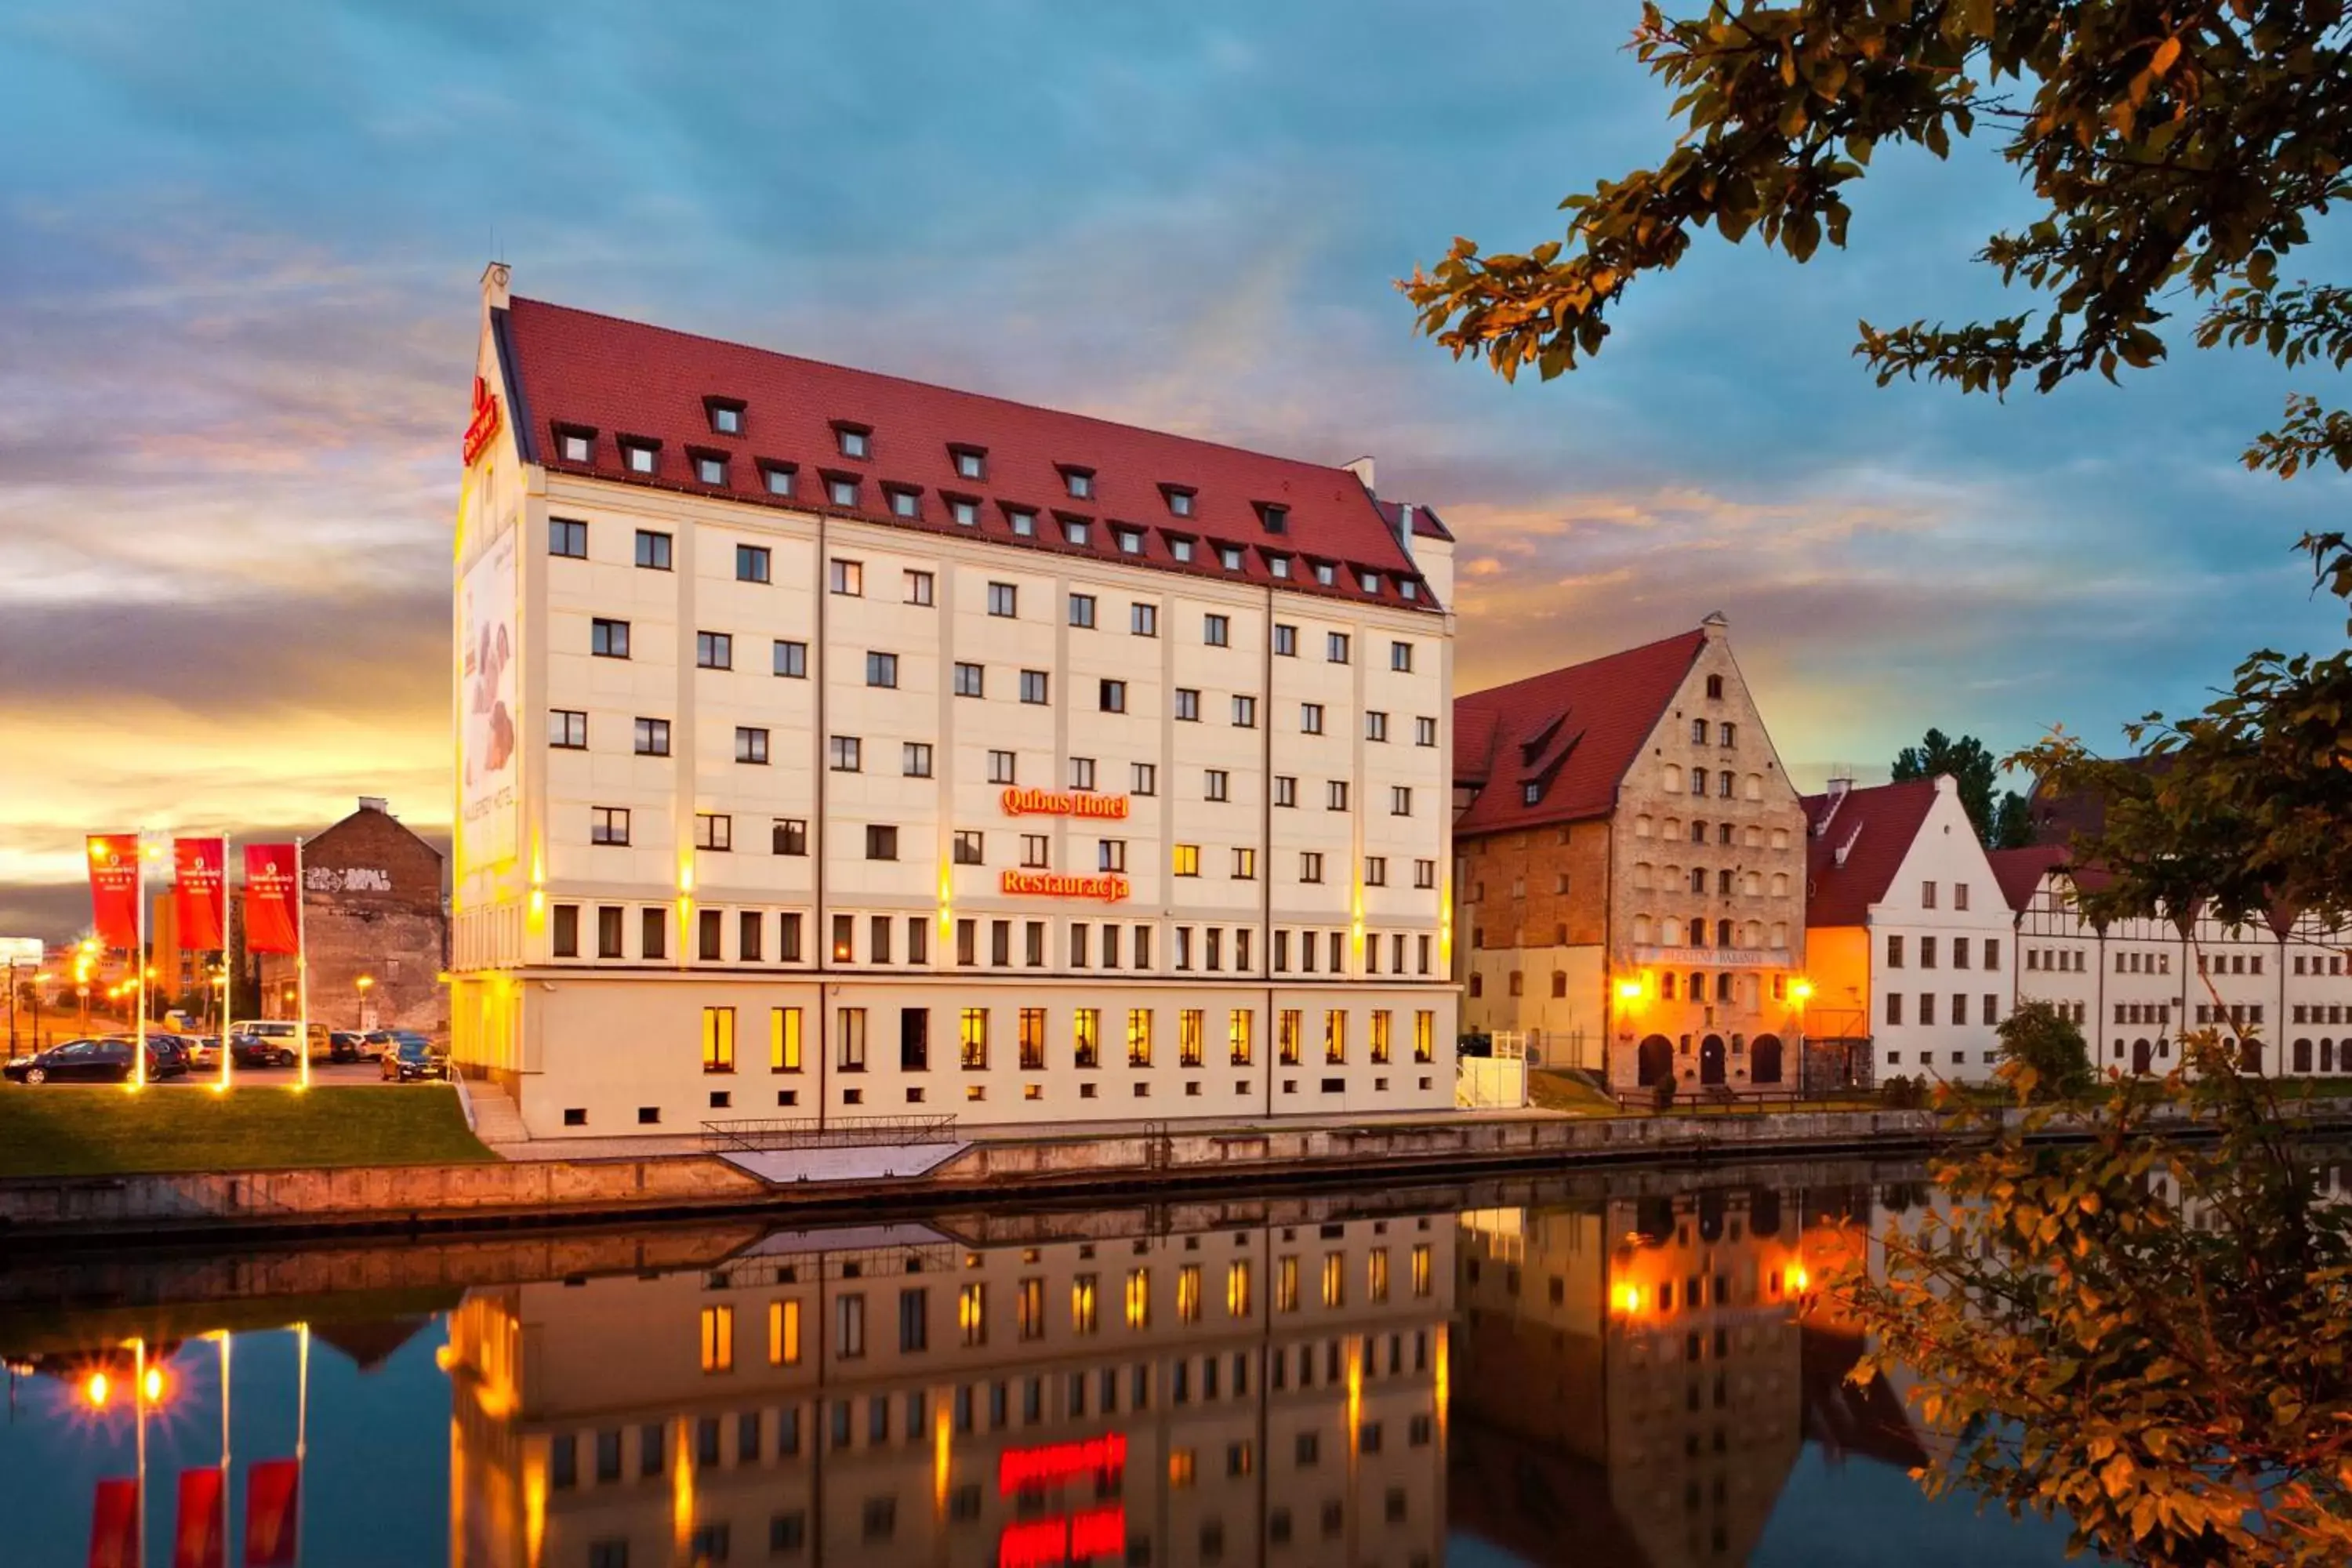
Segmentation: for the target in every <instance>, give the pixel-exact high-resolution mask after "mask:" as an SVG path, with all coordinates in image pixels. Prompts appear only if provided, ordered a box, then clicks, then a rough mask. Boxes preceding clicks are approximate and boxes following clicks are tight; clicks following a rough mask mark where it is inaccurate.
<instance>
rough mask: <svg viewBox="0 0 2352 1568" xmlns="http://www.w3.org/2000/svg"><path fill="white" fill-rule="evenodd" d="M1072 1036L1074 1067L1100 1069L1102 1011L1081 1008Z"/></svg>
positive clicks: (1073, 1022)
mask: <svg viewBox="0 0 2352 1568" xmlns="http://www.w3.org/2000/svg"><path fill="white" fill-rule="evenodd" d="M1107 929H1110V928H1107ZM1070 1035H1071V1045H1072V1047H1074V1050H1075V1063H1074V1065H1076V1066H1078V1067H1082V1068H1092V1067H1100V1066H1101V1065H1102V1009H1101V1008H1099V1007H1080V1008H1079V1009H1077V1010H1076V1012H1075V1013H1073V1014H1071V1016H1070Z"/></svg>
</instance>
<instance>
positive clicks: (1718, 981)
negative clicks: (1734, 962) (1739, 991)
mask: <svg viewBox="0 0 2352 1568" xmlns="http://www.w3.org/2000/svg"><path fill="white" fill-rule="evenodd" d="M1735 978H1737V977H1736V976H1735V975H1733V974H1732V973H1731V972H1730V971H1729V970H1726V971H1724V972H1723V973H1721V974H1718V975H1717V976H1716V977H1715V999H1716V1000H1717V1001H1718V1002H1728V1001H1730V1000H1731V983H1732V981H1733V980H1734V979H1735Z"/></svg>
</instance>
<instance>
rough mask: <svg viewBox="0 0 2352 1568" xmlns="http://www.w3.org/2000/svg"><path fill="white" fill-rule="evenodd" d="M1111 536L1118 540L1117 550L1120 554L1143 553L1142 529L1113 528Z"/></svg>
mask: <svg viewBox="0 0 2352 1568" xmlns="http://www.w3.org/2000/svg"><path fill="white" fill-rule="evenodd" d="M1111 537H1112V538H1114V539H1116V540H1118V552H1119V553H1120V554H1121V555H1140V554H1142V553H1143V530H1141V529H1139V528H1115V529H1112V530H1111Z"/></svg>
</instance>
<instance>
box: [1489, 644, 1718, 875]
mask: <svg viewBox="0 0 2352 1568" xmlns="http://www.w3.org/2000/svg"><path fill="white" fill-rule="evenodd" d="M1702 647H1706V632H1705V631H1703V630H1702V631H1687V632H1682V633H1679V634H1677V635H1676V636H1674V637H1667V638H1665V639H1664V640H1663V641H1660V642H1654V643H1647V644H1644V645H1643V647H1636V648H1628V649H1627V650H1625V651H1624V652H1623V653H1612V654H1611V655H1609V656H1608V657H1607V658H1596V659H1592V660H1591V661H1590V662H1588V663H1584V664H1572V665H1570V666H1569V667H1568V668H1565V669H1554V670H1547V671H1546V672H1545V673H1543V674H1541V675H1531V676H1528V678H1527V679H1524V680H1515V681H1513V682H1511V683H1510V684H1509V685H1508V686H1496V687H1490V688H1488V689H1486V690H1485V691H1474V692H1472V693H1470V694H1469V695H1468V696H1466V697H1457V698H1455V699H1454V782H1455V783H1457V784H1475V785H1478V786H1480V787H1479V791H1478V797H1477V799H1475V800H1474V801H1473V802H1471V804H1470V809H1469V810H1468V811H1466V812H1465V813H1463V815H1462V817H1461V820H1460V821H1458V822H1456V823H1455V824H1454V833H1455V834H1456V835H1457V836H1458V835H1463V834H1477V833H1494V832H1501V831H1505V830H1508V829H1511V828H1518V827H1536V826H1543V825H1545V824H1548V823H1559V822H1576V821H1580V820H1582V819H1583V818H1586V817H1591V816H1603V815H1606V814H1607V813H1608V812H1609V811H1610V810H1611V809H1612V808H1613V807H1614V806H1615V805H1616V804H1617V785H1618V784H1619V783H1620V782H1621V781H1622V779H1623V778H1624V776H1625V770H1626V769H1628V768H1630V767H1632V766H1633V759H1634V758H1635V757H1636V756H1638V755H1639V754H1640V753H1641V750H1642V742H1644V741H1646V740H1648V739H1649V738H1650V732H1651V731H1654V730H1655V729H1656V728H1657V725H1658V719H1659V716H1660V715H1662V714H1663V713H1664V711H1665V710H1666V704H1667V703H1669V702H1671V701H1672V700H1674V696H1675V692H1676V691H1678V690H1680V689H1682V683H1683V680H1684V678H1685V677H1686V676H1688V675H1689V674H1690V668H1691V665H1692V663H1693V662H1694V661H1695V660H1696V658H1698V651H1699V649H1700V648H1702ZM1531 782H1535V783H1540V784H1543V786H1544V787H1543V794H1542V796H1541V798H1539V799H1538V801H1537V802H1536V803H1535V804H1534V805H1528V804H1527V802H1526V799H1525V795H1524V793H1523V789H1524V786H1525V785H1526V784H1529V783H1531Z"/></svg>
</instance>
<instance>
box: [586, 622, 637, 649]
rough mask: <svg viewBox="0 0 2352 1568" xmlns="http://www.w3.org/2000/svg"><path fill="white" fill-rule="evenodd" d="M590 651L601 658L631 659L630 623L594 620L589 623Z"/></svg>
mask: <svg viewBox="0 0 2352 1568" xmlns="http://www.w3.org/2000/svg"><path fill="white" fill-rule="evenodd" d="M588 651H589V652H590V653H592V654H594V655H595V656H596V657H597V658H628V657H629V623H628V622H626V621H607V620H593V621H590V622H589V623H588Z"/></svg>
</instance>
